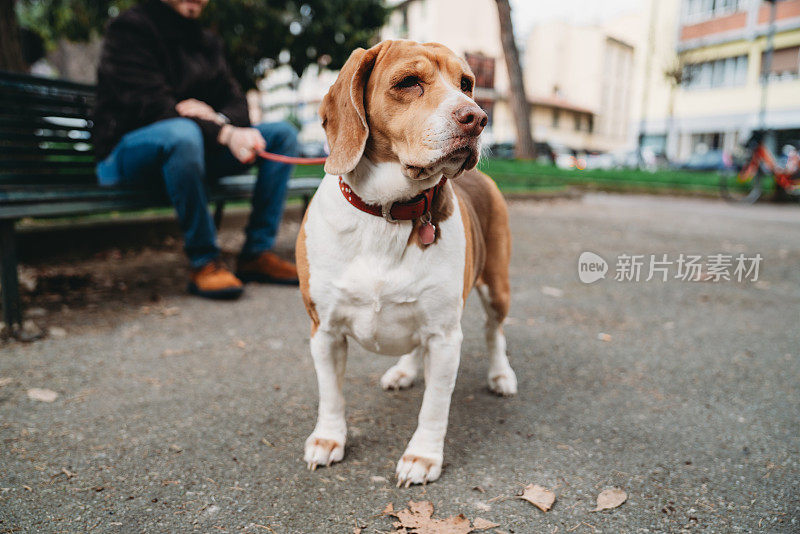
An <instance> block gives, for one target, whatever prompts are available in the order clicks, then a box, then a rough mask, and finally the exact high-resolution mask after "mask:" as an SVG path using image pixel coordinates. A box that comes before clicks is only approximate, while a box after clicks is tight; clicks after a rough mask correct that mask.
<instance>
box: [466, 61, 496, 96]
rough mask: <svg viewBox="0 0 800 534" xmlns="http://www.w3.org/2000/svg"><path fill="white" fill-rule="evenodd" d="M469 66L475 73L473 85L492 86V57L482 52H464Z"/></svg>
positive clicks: (491, 87) (493, 62)
mask: <svg viewBox="0 0 800 534" xmlns="http://www.w3.org/2000/svg"><path fill="white" fill-rule="evenodd" d="M464 55H465V57H466V60H467V64H468V65H469V68H471V69H472V72H473V74H475V87H483V88H484V89H493V88H494V65H495V59H494V58H493V57H489V56H484V55H483V54H470V53H466V54H464Z"/></svg>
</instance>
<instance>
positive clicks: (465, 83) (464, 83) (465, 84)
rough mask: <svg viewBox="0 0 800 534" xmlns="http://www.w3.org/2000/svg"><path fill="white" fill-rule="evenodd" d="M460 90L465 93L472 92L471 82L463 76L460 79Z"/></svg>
mask: <svg viewBox="0 0 800 534" xmlns="http://www.w3.org/2000/svg"><path fill="white" fill-rule="evenodd" d="M461 90H462V91H464V92H465V93H469V92H470V91H472V80H470V79H469V78H467V77H466V76H464V77H463V78H461Z"/></svg>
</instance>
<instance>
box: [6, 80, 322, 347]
mask: <svg viewBox="0 0 800 534" xmlns="http://www.w3.org/2000/svg"><path fill="white" fill-rule="evenodd" d="M94 101H95V87H94V86H91V85H84V84H78V83H73V82H67V81H63V80H51V79H45V78H38V77H34V76H28V75H22V74H14V73H8V72H3V71H0V255H2V261H1V262H0V268H1V269H2V273H0V291H2V306H3V322H4V323H5V325H6V328H7V329H8V331H9V332H11V333H12V334H13V335H15V336H16V335H18V334H19V333H20V332H21V331H22V329H21V325H22V306H21V303H20V294H19V279H18V273H17V255H16V244H15V238H16V236H15V223H16V221H17V220H19V219H21V218H23V217H64V216H71V215H85V214H89V213H97V212H106V211H116V210H137V209H143V208H152V207H160V206H169V205H170V204H169V201H168V199H167V197H166V194H165V193H164V192H163V190H161V189H153V190H147V189H142V188H139V189H126V188H107V187H99V186H98V185H97V178H96V176H95V170H94V168H95V164H96V160H95V157H94V153H93V150H92V126H93V125H92V121H91V119H90V113H91V109H92V107H93V105H94ZM319 183H320V179H318V178H292V179H291V180H290V182H289V195H291V196H295V197H298V196H299V197H302V198H303V200H304V202H305V205H306V206H307V205H308V202H309V200H310V198H311V196H312V195H313V194H314V191H316V189H317V186H318V185H319ZM254 184H255V176H254V175H249V174H248V175H242V176H227V177H224V178H221V179H220V180H219V181H218V182H217V183H215V184H214V185H213V186H210V188H209V200H210V201H211V202H212V203H213V204H214V205H215V213H214V221H215V222H216V223H217V225H219V223H220V222H221V220H222V212H223V209H224V206H225V203H226V202H228V201H233V200H241V199H247V198H249V197H250V195H251V194H252V191H253V186H254Z"/></svg>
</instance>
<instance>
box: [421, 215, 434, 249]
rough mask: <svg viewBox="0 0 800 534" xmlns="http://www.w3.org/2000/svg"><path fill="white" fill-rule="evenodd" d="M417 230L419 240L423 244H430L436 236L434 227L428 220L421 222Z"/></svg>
mask: <svg viewBox="0 0 800 534" xmlns="http://www.w3.org/2000/svg"><path fill="white" fill-rule="evenodd" d="M418 232H419V240H420V241H421V242H422V244H423V245H430V244H431V243H433V240H434V238H435V237H436V227H435V226H434V225H433V224H432V223H431V222H430V221H428V222H426V223H422V225H421V226H420V227H419V230H418Z"/></svg>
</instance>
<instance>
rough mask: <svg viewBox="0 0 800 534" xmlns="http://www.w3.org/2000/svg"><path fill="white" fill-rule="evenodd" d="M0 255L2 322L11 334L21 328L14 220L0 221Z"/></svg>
mask: <svg viewBox="0 0 800 534" xmlns="http://www.w3.org/2000/svg"><path fill="white" fill-rule="evenodd" d="M0 255H1V256H2V258H1V259H0V262H1V263H2V275H1V278H0V284H2V286H0V291H2V294H3V322H5V323H6V328H8V331H9V332H11V333H12V334H14V335H16V333H17V332H20V331H21V329H22V306H21V304H20V301H19V274H18V273H17V244H16V240H15V236H14V221H13V220H8V219H4V220H2V221H0Z"/></svg>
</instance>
